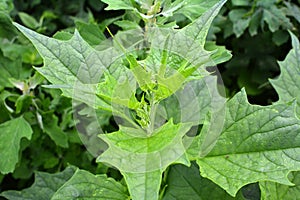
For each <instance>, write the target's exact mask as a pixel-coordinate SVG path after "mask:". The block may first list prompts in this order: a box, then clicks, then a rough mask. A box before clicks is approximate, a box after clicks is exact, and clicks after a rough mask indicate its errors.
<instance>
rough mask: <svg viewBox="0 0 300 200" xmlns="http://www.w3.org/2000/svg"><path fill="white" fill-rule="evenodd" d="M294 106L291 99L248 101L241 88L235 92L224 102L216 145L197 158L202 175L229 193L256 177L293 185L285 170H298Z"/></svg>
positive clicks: (298, 142) (299, 150) (298, 126)
mask: <svg viewBox="0 0 300 200" xmlns="http://www.w3.org/2000/svg"><path fill="white" fill-rule="evenodd" d="M294 109H295V103H294V102H292V103H286V104H276V105H271V106H266V107H262V106H255V105H251V104H249V103H248V102H247V98H246V93H245V91H244V90H243V91H242V92H240V93H238V94H237V95H235V96H234V97H233V98H232V99H231V100H230V101H229V102H228V104H227V106H226V116H225V124H224V127H223V130H222V133H221V135H220V137H219V138H218V141H217V143H216V145H215V146H214V148H213V149H212V151H211V152H210V153H209V154H208V155H207V156H206V157H199V158H198V159H197V163H198V165H199V166H200V171H201V175H202V176H203V177H206V178H209V179H211V180H212V181H213V182H215V183H216V184H218V185H219V186H221V187H222V188H224V189H225V190H226V191H227V192H228V193H229V194H231V195H232V196H234V195H235V194H236V193H237V191H238V190H239V189H240V188H241V187H242V186H244V185H246V184H249V183H254V182H257V181H274V182H278V183H282V184H287V185H292V183H291V182H290V181H289V180H288V179H287V177H286V176H287V174H288V173H289V172H290V171H294V170H300V162H299V154H300V148H299V145H300V138H299V131H300V121H299V119H298V118H297V117H296V115H295V110H294ZM200 143H201V141H200ZM236 172H239V173H236Z"/></svg>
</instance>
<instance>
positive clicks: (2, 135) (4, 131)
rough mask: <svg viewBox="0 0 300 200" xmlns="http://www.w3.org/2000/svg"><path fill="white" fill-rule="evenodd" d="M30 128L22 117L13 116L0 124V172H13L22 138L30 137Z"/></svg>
mask: <svg viewBox="0 0 300 200" xmlns="http://www.w3.org/2000/svg"><path fill="white" fill-rule="evenodd" d="M31 135H32V129H31V127H30V125H29V124H28V122H27V121H26V120H25V119H24V118H23V117H19V118H15V119H12V120H10V121H7V122H5V123H3V124H0V158H1V159H0V172H1V173H2V174H7V173H10V172H13V171H14V169H15V166H16V164H17V162H18V160H19V150H20V142H21V139H22V138H27V139H28V140H30V139H31Z"/></svg>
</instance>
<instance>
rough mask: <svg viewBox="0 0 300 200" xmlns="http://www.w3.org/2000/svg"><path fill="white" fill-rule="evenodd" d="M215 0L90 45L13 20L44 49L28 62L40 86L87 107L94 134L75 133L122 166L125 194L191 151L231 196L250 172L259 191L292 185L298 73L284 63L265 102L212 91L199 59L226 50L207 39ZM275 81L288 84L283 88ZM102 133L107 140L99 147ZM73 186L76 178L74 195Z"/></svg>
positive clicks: (299, 143)
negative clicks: (109, 123) (107, 121)
mask: <svg viewBox="0 0 300 200" xmlns="http://www.w3.org/2000/svg"><path fill="white" fill-rule="evenodd" d="M118 2H119V3H120V1H115V2H114V3H115V4H118ZM125 2H126V1H125ZM108 3H109V2H108ZM224 3H225V0H221V1H219V2H218V3H216V4H215V5H214V6H213V7H211V8H210V9H209V10H207V11H206V12H205V13H203V14H202V15H201V16H200V17H199V18H197V19H195V20H194V21H192V23H190V24H189V25H187V26H185V27H184V28H181V29H175V28H173V27H171V26H161V27H159V26H156V24H155V20H152V23H149V24H147V23H146V27H145V28H144V29H142V28H138V29H135V30H129V31H119V32H118V33H117V34H116V35H115V36H113V37H112V39H110V40H107V41H104V42H103V43H101V44H100V45H97V46H90V45H89V44H88V43H87V42H86V41H84V40H83V39H82V37H81V35H80V34H79V33H78V32H77V31H76V30H75V33H74V35H73V37H72V38H71V39H70V40H58V39H54V38H49V37H46V36H43V35H41V34H38V33H36V32H34V31H31V30H29V29H27V28H25V27H23V26H21V25H18V24H15V25H16V27H17V28H18V29H19V30H20V31H21V32H22V33H23V34H24V35H25V36H26V37H27V38H28V39H29V40H30V41H31V42H32V43H33V44H34V46H35V47H36V49H37V50H38V51H39V53H40V54H41V56H42V57H43V59H44V66H43V67H41V68H40V67H36V68H35V69H36V70H37V71H38V72H39V73H40V74H42V75H43V76H44V77H46V78H47V79H48V80H49V81H50V82H51V83H52V85H49V86H48V87H51V88H59V89H60V90H61V91H62V94H63V95H64V96H67V97H70V98H72V99H73V100H74V105H78V104H79V103H78V102H81V104H82V103H83V104H85V105H86V106H87V108H86V109H85V113H87V110H89V111H88V113H89V116H93V117H94V120H95V122H96V124H97V123H99V125H98V126H97V131H96V132H97V133H98V134H99V135H98V137H99V138H100V139H101V140H102V143H101V144H100V143H99V147H98V146H97V145H98V143H95V142H94V143H92V144H91V143H90V142H89V141H87V140H84V143H85V144H86V146H87V148H88V149H89V148H90V149H92V150H91V151H93V153H95V152H100V151H102V152H103V153H102V154H100V155H99V156H98V158H97V162H103V163H107V164H108V165H110V166H113V167H115V168H117V169H118V170H119V171H120V172H121V174H122V175H123V177H124V180H125V181H126V184H127V187H128V191H129V194H130V197H129V198H132V199H136V200H140V199H159V198H160V196H159V192H160V185H161V182H162V177H163V173H164V171H165V170H166V169H167V168H168V167H169V166H170V165H172V164H182V165H186V166H190V165H191V161H196V163H197V164H198V165H199V168H200V174H201V176H202V177H205V178H208V179H210V180H212V181H213V182H214V183H216V184H217V185H219V186H220V187H221V188H223V189H224V190H226V191H227V193H229V194H230V195H231V196H235V195H236V194H237V192H238V190H239V189H240V188H241V187H243V186H244V185H247V184H249V183H254V182H262V183H263V184H261V190H262V191H263V189H264V188H266V187H267V186H265V185H264V184H268V183H269V182H266V181H271V182H276V183H279V184H285V185H293V184H292V183H291V182H290V181H289V179H288V177H287V175H288V174H289V173H290V172H291V171H297V170H300V157H299V155H300V149H299V147H300V138H299V130H300V121H299V119H298V118H297V115H296V109H297V110H299V105H298V104H297V103H296V101H295V98H299V94H298V93H297V92H296V91H297V90H299V88H300V86H299V85H297V84H299V83H300V81H298V82H296V81H295V80H298V79H299V77H300V76H299V73H298V74H296V73H289V72H288V70H289V68H284V67H283V68H284V71H283V74H282V76H281V77H280V78H279V79H278V80H276V81H272V83H273V85H274V87H275V88H276V89H277V91H278V92H279V96H280V101H279V102H277V103H274V104H273V105H270V106H257V105H251V104H249V103H248V101H247V96H246V92H245V91H244V90H242V91H241V92H239V93H238V94H236V95H235V96H234V97H233V98H232V99H230V100H228V101H227V100H226V99H225V98H224V97H223V95H220V90H221V89H220V88H221V87H219V86H218V84H217V77H216V76H213V75H212V73H211V72H208V71H207V70H206V68H207V67H209V66H214V65H216V64H218V63H221V62H224V61H226V60H228V59H229V58H230V54H229V53H228V52H227V51H226V50H225V49H224V48H221V47H217V46H215V45H211V43H208V42H206V36H207V34H208V30H209V27H210V25H211V23H212V20H213V19H214V17H215V16H216V15H217V13H218V12H219V10H220V8H221V7H222V5H223V4H224ZM112 4H113V3H112ZM121 4H122V3H121ZM121 4H120V5H121ZM122 5H123V4H122ZM110 6H113V5H110ZM154 7H155V6H154ZM149 21H151V20H149ZM292 38H293V45H294V48H295V49H294V50H292V51H291V53H290V54H289V56H288V57H287V61H285V62H283V63H282V65H283V66H285V65H286V66H288V65H289V62H291V65H297V67H298V66H299V63H297V62H298V61H299V56H295V55H294V54H295V53H296V52H297V53H299V51H298V50H299V42H298V40H297V39H296V38H295V37H294V36H293V35H292ZM207 49H210V50H207ZM291 70H292V72H294V71H299V68H297V69H296V67H295V69H291ZM291 76H293V77H291ZM294 76H296V77H294ZM283 83H284V84H285V83H286V84H289V86H288V88H290V90H291V91H285V89H283V88H282V85H283ZM290 85H293V87H290ZM287 94H288V95H287ZM297 95H298V96H297ZM74 110H76V109H74ZM104 111H105V113H110V115H111V116H113V117H114V120H115V122H116V123H117V124H118V130H117V131H115V132H111V133H106V132H105V131H103V130H102V129H101V125H100V124H101V122H99V119H101V113H104ZM74 112H76V111H74ZM82 113H84V112H82ZM82 113H79V114H78V115H80V114H82ZM76 116H77V115H76ZM76 116H75V117H76ZM298 116H299V112H298ZM77 117H78V116H77ZM78 118H80V117H78ZM79 121H80V120H79ZM103 141H104V142H105V143H106V144H107V148H106V149H101V148H103ZM91 145H94V146H91ZM95 145H96V146H95ZM84 173H85V172H84V171H77V174H79V175H80V176H83V174H84ZM79 175H78V176H79ZM86 176H88V175H86ZM89 176H90V175H89ZM102 178H103V177H102ZM72 181H73V182H74V184H75V183H76V181H79V182H80V180H79V179H76V181H75V178H74V180H73V179H72ZM100 185H101V184H99V187H100ZM74 187H75V186H74ZM86 187H87V188H86V189H87V190H90V189H91V188H89V189H88V186H86ZM116 187H117V186H116ZM118 187H119V186H118ZM93 188H94V191H93V192H91V194H90V195H93V196H95V195H99V196H98V198H99V199H101V198H104V197H103V196H101V195H103V192H102V193H101V192H98V193H97V190H101V188H97V187H93ZM64 189H65V190H66V188H63V189H60V191H64ZM81 190H82V188H77V190H76V191H77V192H75V194H76V195H77V197H78V196H80V191H81ZM83 193H84V192H83ZM85 194H86V193H85ZM266 194H267V192H265V193H263V195H266ZM70 195H71V194H70ZM88 195H89V194H88ZM115 197H116V198H117V196H115ZM53 198H54V197H53ZM53 198H52V199H53ZM105 198H108V199H109V197H108V196H106V197H105ZM122 198H123V199H124V196H121V197H119V198H117V199H122ZM54 199H59V198H58V196H56V197H55V198H54Z"/></svg>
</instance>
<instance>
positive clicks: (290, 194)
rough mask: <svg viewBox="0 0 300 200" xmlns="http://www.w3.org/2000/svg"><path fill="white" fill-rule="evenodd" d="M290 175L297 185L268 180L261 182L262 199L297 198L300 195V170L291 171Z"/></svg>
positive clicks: (295, 199)
mask: <svg viewBox="0 0 300 200" xmlns="http://www.w3.org/2000/svg"><path fill="white" fill-rule="evenodd" d="M288 177H289V179H290V181H291V182H292V183H294V184H295V185H293V186H288V185H282V184H279V183H273V182H267V181H265V182H260V183H259V186H260V191H261V200H279V199H291V200H292V199H294V200H297V199H298V198H299V197H300V172H291V173H290V174H289V176H288Z"/></svg>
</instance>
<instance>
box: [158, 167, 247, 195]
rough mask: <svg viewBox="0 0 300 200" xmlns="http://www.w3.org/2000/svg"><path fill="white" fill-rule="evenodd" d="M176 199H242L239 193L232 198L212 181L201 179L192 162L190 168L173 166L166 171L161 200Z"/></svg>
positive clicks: (197, 169)
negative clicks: (163, 192) (163, 193)
mask: <svg viewBox="0 0 300 200" xmlns="http://www.w3.org/2000/svg"><path fill="white" fill-rule="evenodd" d="M177 199H178V200H181V199H182V200H183V199H189V200H218V199H222V200H233V199H236V200H242V199H244V198H243V196H242V194H241V193H239V194H238V196H237V197H236V198H233V197H231V196H230V195H229V194H227V193H226V191H224V190H223V189H222V188H220V187H219V186H218V185H216V184H214V183H213V182H212V181H210V180H208V179H206V178H203V177H201V176H200V174H199V168H198V167H197V166H196V164H195V163H194V162H193V163H192V165H191V166H190V167H186V166H183V165H174V166H171V167H170V169H169V171H168V178H167V187H166V191H165V195H164V197H163V200H177Z"/></svg>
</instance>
